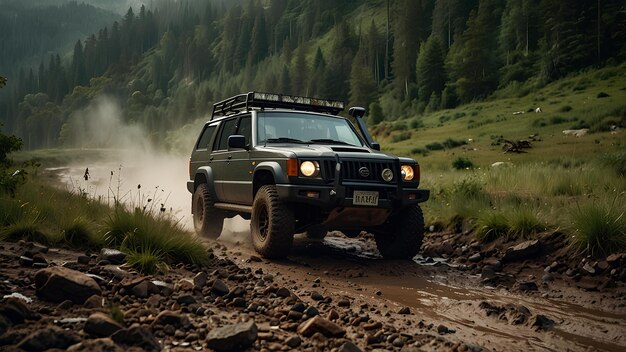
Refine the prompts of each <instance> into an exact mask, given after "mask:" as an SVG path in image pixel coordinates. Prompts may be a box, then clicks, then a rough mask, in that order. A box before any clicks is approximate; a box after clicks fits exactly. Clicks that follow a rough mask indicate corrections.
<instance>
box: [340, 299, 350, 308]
mask: <svg viewBox="0 0 626 352" xmlns="http://www.w3.org/2000/svg"><path fill="white" fill-rule="evenodd" d="M337 306H338V307H350V301H349V300H348V299H347V298H342V299H340V300H339V301H337Z"/></svg>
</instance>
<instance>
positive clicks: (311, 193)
mask: <svg viewBox="0 0 626 352" xmlns="http://www.w3.org/2000/svg"><path fill="white" fill-rule="evenodd" d="M306 196H307V197H309V198H319V197H320V192H316V191H306Z"/></svg>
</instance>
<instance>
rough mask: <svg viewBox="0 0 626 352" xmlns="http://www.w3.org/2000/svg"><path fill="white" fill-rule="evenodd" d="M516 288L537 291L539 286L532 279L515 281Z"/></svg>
mask: <svg viewBox="0 0 626 352" xmlns="http://www.w3.org/2000/svg"><path fill="white" fill-rule="evenodd" d="M516 286H517V289H518V290H520V291H538V290H539V288H538V287H537V284H536V283H535V282H534V281H522V282H519V283H517V285H516Z"/></svg>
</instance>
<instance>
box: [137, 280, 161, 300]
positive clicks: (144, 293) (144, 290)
mask: <svg viewBox="0 0 626 352" xmlns="http://www.w3.org/2000/svg"><path fill="white" fill-rule="evenodd" d="M130 292H131V293H132V294H133V295H135V297H139V298H146V297H148V295H149V294H150V293H158V292H159V289H158V288H157V287H156V286H155V285H154V284H153V283H152V282H151V281H148V280H143V281H141V282H140V283H138V284H137V285H135V286H133V287H132V288H131V289H130Z"/></svg>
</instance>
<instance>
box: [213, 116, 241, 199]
mask: <svg viewBox="0 0 626 352" xmlns="http://www.w3.org/2000/svg"><path fill="white" fill-rule="evenodd" d="M236 131H237V118H236V117H233V118H230V119H227V120H224V121H222V123H221V127H220V130H219V132H218V138H216V139H215V143H214V144H213V153H211V162H212V166H213V167H212V170H213V183H214V184H215V193H216V194H217V199H218V200H219V201H220V202H229V193H230V192H229V190H228V189H224V183H225V182H228V180H229V179H230V176H229V174H228V170H227V166H228V164H230V160H231V159H232V154H231V153H230V152H229V151H228V137H229V136H231V135H233V134H235V132H236Z"/></svg>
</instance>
